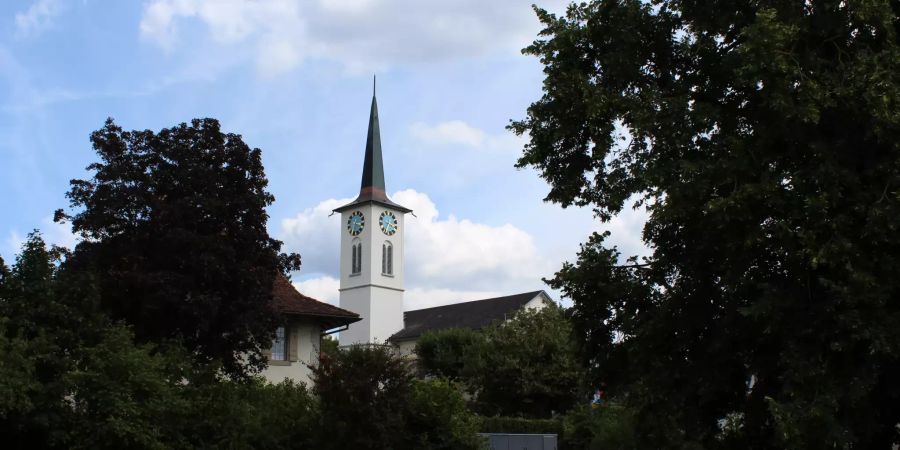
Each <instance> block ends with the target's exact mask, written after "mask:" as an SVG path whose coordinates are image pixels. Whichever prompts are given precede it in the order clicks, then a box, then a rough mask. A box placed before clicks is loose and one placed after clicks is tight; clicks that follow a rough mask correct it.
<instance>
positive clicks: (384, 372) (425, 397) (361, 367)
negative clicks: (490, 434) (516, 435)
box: [313, 346, 481, 450]
mask: <svg viewBox="0 0 900 450" xmlns="http://www.w3.org/2000/svg"><path fill="white" fill-rule="evenodd" d="M313 375H314V384H313V392H314V393H315V394H316V395H317V396H318V399H319V405H320V411H321V413H320V414H321V415H320V430H321V436H320V438H319V446H318V447H317V448H321V449H345V448H358V449H373V450H374V449H405V448H416V449H477V448H481V442H480V440H479V439H478V437H477V435H476V432H477V430H478V424H477V421H476V419H475V417H474V416H473V415H472V414H471V413H470V412H469V411H468V410H467V409H466V408H465V401H464V400H463V398H462V396H461V394H460V393H459V390H458V389H457V388H456V387H453V386H451V385H449V384H448V383H447V382H445V381H440V380H433V381H418V380H415V377H414V375H413V373H412V368H411V367H410V361H408V360H407V359H404V358H401V357H399V356H397V355H395V354H394V353H393V350H392V349H390V348H388V347H380V346H379V347H363V346H354V347H350V348H348V349H341V350H339V351H337V352H336V353H333V354H324V355H323V358H322V360H321V361H320V364H319V365H318V366H317V367H315V368H313Z"/></svg>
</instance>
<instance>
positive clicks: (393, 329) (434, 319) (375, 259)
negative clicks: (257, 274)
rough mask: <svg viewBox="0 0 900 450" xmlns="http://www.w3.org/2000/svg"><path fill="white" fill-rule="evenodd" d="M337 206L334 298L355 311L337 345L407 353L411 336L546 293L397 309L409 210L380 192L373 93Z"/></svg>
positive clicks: (507, 310)
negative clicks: (356, 163) (354, 170)
mask: <svg viewBox="0 0 900 450" xmlns="http://www.w3.org/2000/svg"><path fill="white" fill-rule="evenodd" d="M334 212H336V213H340V214H341V223H342V224H343V226H342V230H341V247H340V249H341V250H340V251H341V258H340V260H341V279H340V305H341V308H344V309H346V310H349V311H353V312H354V313H357V314H359V315H360V317H361V318H362V320H360V321H359V322H357V323H354V324H353V325H352V326H350V328H349V329H348V330H346V331H342V332H341V334H340V341H341V345H354V344H392V345H395V346H397V347H399V348H400V351H401V353H403V354H409V353H411V352H412V349H413V348H415V342H416V340H418V337H419V336H420V335H421V334H422V333H424V332H426V331H433V330H438V329H446V328H460V327H465V328H481V327H483V326H486V325H488V324H490V323H492V322H494V321H497V320H501V321H502V320H507V319H508V318H511V317H512V316H513V315H514V314H515V312H516V311H518V310H519V309H523V308H525V309H530V308H543V307H544V306H546V305H548V304H550V303H552V302H553V301H552V300H551V299H550V297H549V296H548V295H547V294H546V293H545V292H544V291H535V292H527V293H524V294H517V295H512V296H507V297H499V298H494V299H486V300H479V301H473V302H465V303H457V304H453V305H446V306H439V307H435V308H427V309H422V310H417V311H408V312H406V313H404V312H403V292H404V288H403V268H404V264H403V245H404V244H403V233H404V231H405V230H406V227H405V223H404V222H405V220H406V214H408V213H411V212H412V210H410V209H409V208H406V207H404V206H402V205H398V204H397V203H395V202H393V201H391V199H390V198H388V196H387V190H386V188H385V179H384V163H383V160H382V152H381V130H380V127H379V121H378V102H377V100H376V99H375V95H374V94H373V95H372V106H371V109H370V111H369V129H368V134H367V136H366V150H365V157H364V161H363V172H362V183H361V184H360V189H359V195H358V196H357V197H356V199H355V200H353V201H351V202H350V203H348V204H346V205H343V206H341V207H339V208H337V209H335V210H334Z"/></svg>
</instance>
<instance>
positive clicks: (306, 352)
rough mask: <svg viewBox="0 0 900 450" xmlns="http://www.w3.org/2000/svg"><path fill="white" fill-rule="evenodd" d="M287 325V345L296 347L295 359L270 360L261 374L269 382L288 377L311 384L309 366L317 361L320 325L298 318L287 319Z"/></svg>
mask: <svg viewBox="0 0 900 450" xmlns="http://www.w3.org/2000/svg"><path fill="white" fill-rule="evenodd" d="M287 327H288V337H287V339H288V345H290V346H296V347H292V348H296V349H297V351H296V356H297V358H296V361H270V362H269V365H268V367H266V369H265V370H263V372H262V376H263V377H264V378H265V379H266V381H268V382H270V383H280V382H282V381H284V379H285V378H288V379H291V380H293V381H294V382H297V383H305V384H306V385H311V384H312V378H311V375H312V370H311V369H310V366H315V365H316V364H318V362H319V349H320V345H321V342H322V341H321V339H322V327H321V326H320V325H319V324H316V323H314V322H312V321H308V320H298V319H294V320H291V321H289V322H288V324H287ZM289 354H293V352H289ZM288 359H293V358H288Z"/></svg>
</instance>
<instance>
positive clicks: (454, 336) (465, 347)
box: [415, 328, 484, 381]
mask: <svg viewBox="0 0 900 450" xmlns="http://www.w3.org/2000/svg"><path fill="white" fill-rule="evenodd" d="M483 342H484V334H483V333H481V332H480V331H476V330H472V329H469V328H449V329H446V330H436V331H430V332H427V333H425V334H423V335H422V336H421V337H420V338H419V340H418V341H416V350H415V352H416V365H417V366H418V368H419V371H420V372H421V373H422V374H423V375H425V376H431V377H442V378H448V379H451V380H455V381H460V380H463V379H465V377H466V373H465V370H466V368H467V367H468V364H469V361H468V359H469V357H470V355H471V354H472V353H473V351H474V350H475V348H476V347H479V346H480V345H481V344H482V343H483Z"/></svg>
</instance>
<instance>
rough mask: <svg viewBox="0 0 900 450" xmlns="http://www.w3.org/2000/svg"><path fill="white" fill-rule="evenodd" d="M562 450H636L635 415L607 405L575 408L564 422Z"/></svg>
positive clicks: (624, 409) (561, 438)
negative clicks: (563, 449) (595, 407)
mask: <svg viewBox="0 0 900 450" xmlns="http://www.w3.org/2000/svg"><path fill="white" fill-rule="evenodd" d="M562 424H563V432H562V433H561V435H560V445H559V447H560V448H565V449H572V450H635V449H637V448H638V446H637V443H636V441H635V436H636V432H637V430H636V429H635V424H634V417H633V415H632V413H631V412H630V411H629V410H628V409H626V408H624V407H620V406H616V405H614V404H606V405H604V406H602V407H600V408H598V409H591V407H590V406H587V405H585V406H583V407H578V408H574V409H572V410H571V411H569V413H568V414H566V415H565V417H564V418H563V422H562Z"/></svg>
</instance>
